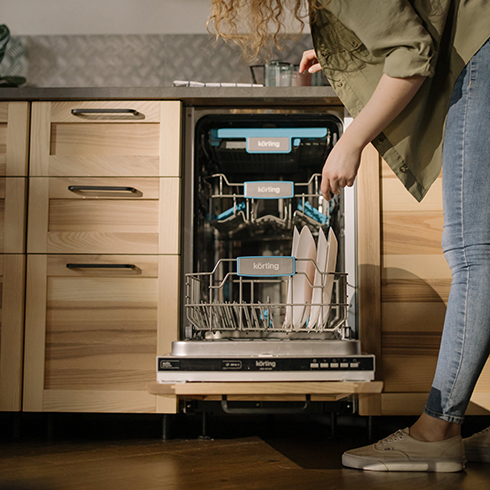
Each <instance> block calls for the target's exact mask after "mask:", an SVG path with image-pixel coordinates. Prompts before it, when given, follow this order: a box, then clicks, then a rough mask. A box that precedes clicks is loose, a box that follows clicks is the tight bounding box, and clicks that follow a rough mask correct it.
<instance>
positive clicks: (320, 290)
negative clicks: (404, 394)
mask: <svg viewBox="0 0 490 490" xmlns="http://www.w3.org/2000/svg"><path fill="white" fill-rule="evenodd" d="M186 122H187V124H188V128H187V131H188V137H187V140H188V141H191V144H190V145H189V146H188V147H187V148H186V167H185V170H184V182H185V185H184V193H183V194H184V200H183V209H184V213H183V221H184V223H183V224H184V226H183V229H184V234H183V248H184V260H183V291H182V297H183V301H182V323H183V327H182V333H181V340H179V341H177V342H174V343H173V345H172V352H171V353H169V355H165V356H158V357H157V381H158V382H160V383H176V382H177V383H179V382H200V381H207V382H222V381H228V382H233V381H240V382H243V381H247V382H254V381H370V380H373V379H374V369H375V366H374V361H375V360H374V356H373V355H371V354H366V353H363V352H362V350H361V345H360V342H359V340H357V337H358V335H357V327H356V308H355V290H356V286H355V272H354V273H353V274H351V273H350V271H348V270H347V269H349V268H350V269H351V270H352V271H355V263H353V262H355V258H354V259H353V258H352V257H353V256H354V255H355V254H350V255H351V256H350V257H346V256H347V253H346V243H349V241H353V240H354V237H352V236H349V235H348V234H346V228H347V227H348V226H350V225H346V223H347V221H348V220H349V219H351V220H353V219H355V216H349V213H348V212H346V202H345V201H346V199H345V194H344V193H343V192H342V193H341V194H340V195H338V196H335V198H334V199H332V200H331V201H330V202H328V201H325V200H324V199H323V197H322V196H321V192H320V182H321V174H320V172H321V169H322V167H323V164H324V162H325V159H326V157H327V156H328V153H329V152H330V151H331V149H332V147H333V145H334V144H335V142H336V141H337V140H338V138H339V136H340V134H341V131H342V121H341V120H340V119H339V118H338V117H337V116H336V115H332V114H328V113H318V112H308V111H305V110H289V111H267V110H263V109H262V110H260V109H256V110H254V109H244V110H224V111H216V110H205V109H203V110H201V111H200V110H197V109H188V113H187V118H186ZM351 214H352V213H351ZM350 228H351V229H352V226H350ZM346 235H347V236H346ZM346 258H347V260H346ZM346 262H347V263H348V267H346Z"/></svg>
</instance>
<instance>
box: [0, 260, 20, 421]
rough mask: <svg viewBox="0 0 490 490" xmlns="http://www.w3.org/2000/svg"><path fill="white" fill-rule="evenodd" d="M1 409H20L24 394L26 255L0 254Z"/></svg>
mask: <svg viewBox="0 0 490 490" xmlns="http://www.w3.org/2000/svg"><path fill="white" fill-rule="evenodd" d="M0 288H1V289H0V411H19V410H20V409H21V398H22V357H23V344H24V291H25V255H22V254H8V255H7V254H3V255H0Z"/></svg>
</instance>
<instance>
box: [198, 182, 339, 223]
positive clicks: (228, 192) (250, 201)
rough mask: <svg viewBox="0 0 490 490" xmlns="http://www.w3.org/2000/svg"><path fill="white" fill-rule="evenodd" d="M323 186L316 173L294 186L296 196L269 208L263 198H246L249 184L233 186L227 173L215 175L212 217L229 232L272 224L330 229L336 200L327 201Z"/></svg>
mask: <svg viewBox="0 0 490 490" xmlns="http://www.w3.org/2000/svg"><path fill="white" fill-rule="evenodd" d="M320 183H321V174H313V175H312V176H311V177H310V179H309V181H308V182H305V183H299V184H296V183H295V184H294V186H293V188H294V194H293V195H291V196H289V197H287V198H278V199H274V200H273V201H274V204H273V205H272V206H269V207H267V208H266V207H264V206H262V204H263V202H264V201H263V200H262V199H260V198H250V197H248V196H246V195H245V185H246V184H245V183H243V182H241V183H233V182H230V181H229V180H228V178H227V177H226V175H224V174H214V175H211V176H210V177H208V178H207V179H206V184H207V186H208V188H209V211H208V218H209V221H210V223H211V224H212V225H213V226H214V227H215V228H217V229H218V230H220V231H228V232H237V231H239V230H240V229H242V228H243V227H251V226H255V227H260V226H270V225H272V226H275V227H277V228H282V229H291V228H292V227H293V226H294V225H305V224H306V225H308V226H310V227H313V228H315V227H318V226H327V227H328V226H329V225H330V218H331V215H332V210H333V207H334V206H335V205H336V201H335V200H332V201H330V202H329V201H325V200H324V199H323V197H322V195H321V191H320ZM264 209H266V211H265V212H263V211H264ZM261 211H262V212H261Z"/></svg>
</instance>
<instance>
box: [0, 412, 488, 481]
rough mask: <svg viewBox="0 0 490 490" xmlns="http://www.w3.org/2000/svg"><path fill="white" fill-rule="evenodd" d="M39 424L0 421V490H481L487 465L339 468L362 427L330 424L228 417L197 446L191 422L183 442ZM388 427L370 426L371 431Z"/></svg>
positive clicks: (116, 424)
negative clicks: (450, 470)
mask: <svg viewBox="0 0 490 490" xmlns="http://www.w3.org/2000/svg"><path fill="white" fill-rule="evenodd" d="M40 417H41V416H38V418H37V419H36V418H34V419H31V420H28V421H27V423H26V422H25V421H22V423H21V424H19V421H18V420H16V421H14V422H13V424H12V421H11V420H8V418H5V417H4V418H3V423H2V424H1V425H0V427H1V429H2V437H0V439H1V440H0V489H1V490H58V489H60V490H61V489H63V490H82V489H83V490H99V489H100V490H102V489H103V490H113V489H114V490H115V489H117V490H125V489H137V490H153V489H155V490H156V489H165V490H184V489H185V490H194V489H196V490H208V489H209V490H211V489H213V490H228V489H230V490H231V489H240V490H242V489H243V490H272V489H281V490H283V489H284V490H287V489H291V490H303V489H304V490H317V489H329V490H339V489H354V490H356V489H359V490H361V489H362V490H365V489H369V490H371V489H380V490H381V489H383V490H404V489H417V490H421V489H424V490H425V489H438V490H440V489H443V490H453V489H454V490H456V489H457V490H465V489H468V490H470V489H471V490H480V489H482V490H484V489H485V490H488V489H490V464H489V465H485V464H475V463H474V464H469V465H468V467H467V469H466V471H464V472H462V473H455V474H430V473H372V472H362V471H357V470H350V469H346V468H343V467H342V465H341V463H340V458H341V454H342V452H343V451H344V450H346V449H348V448H351V447H356V446H359V445H360V444H365V443H367V442H368V441H367V431H366V430H365V429H364V428H363V426H362V424H357V426H356V425H350V426H343V425H339V426H338V428H337V433H336V436H335V437H333V438H332V437H331V436H330V428H329V427H328V425H327V424H325V423H324V422H323V421H319V420H311V419H302V418H298V417H296V418H282V419H280V418H279V419H278V418H275V419H271V418H262V419H250V418H249V419H246V418H238V417H231V418H226V419H223V420H221V419H216V420H213V421H212V423H210V426H209V433H210V434H213V433H214V436H215V437H214V438H213V439H208V440H200V439H198V438H197V436H198V434H199V432H200V428H199V424H200V422H199V420H198V419H197V418H196V420H195V421H194V422H193V423H192V424H191V429H190V430H189V431H188V433H186V434H185V435H186V436H189V435H192V434H191V433H192V432H194V436H195V437H184V438H182V437H176V438H173V439H171V440H168V441H162V440H161V438H160V437H159V435H158V434H157V433H156V432H158V423H157V422H158V421H156V419H151V420H150V419H148V420H146V419H143V420H142V421H141V420H140V421H138V420H135V419H126V420H125V419H124V418H121V419H119V420H116V421H114V419H113V418H112V419H111V418H105V419H104V418H99V419H97V418H96V419H95V421H94V419H90V417H89V416H78V418H77V417H71V418H70V417H68V418H65V419H64V420H61V421H60V420H58V419H54V421H53V420H48V421H46V417H44V418H40ZM0 422H2V419H0ZM396 422H397V421H396V420H393V419H390V421H389V422H386V421H380V422H377V423H376V430H375V432H379V431H383V429H386V430H391V429H392V428H393V427H392V425H394V424H396ZM486 422H488V420H487V421H486ZM400 423H405V421H403V420H402V421H400ZM478 423H479V424H480V425H481V424H483V423H485V422H484V421H481V422H478ZM180 424H181V420H180V419H179V420H177V422H176V425H177V427H174V428H173V429H174V433H176V435H177V436H178V435H179V431H180V427H179V425H180ZM186 424H187V422H186ZM477 425H478V424H477ZM12 427H13V428H14V429H15V430H13V429H12ZM478 428H479V427H478ZM12 431H13V432H15V434H14V435H15V437H14V436H12V435H11V434H10V433H11V432H12ZM26 431H28V433H27V434H26ZM180 432H181V431H180ZM138 433H141V435H142V436H143V437H138ZM376 435H377V434H376Z"/></svg>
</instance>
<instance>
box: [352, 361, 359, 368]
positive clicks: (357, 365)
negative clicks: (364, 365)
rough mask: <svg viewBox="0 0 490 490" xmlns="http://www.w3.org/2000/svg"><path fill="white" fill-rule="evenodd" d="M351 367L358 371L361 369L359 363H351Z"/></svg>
mask: <svg viewBox="0 0 490 490" xmlns="http://www.w3.org/2000/svg"><path fill="white" fill-rule="evenodd" d="M350 367H351V368H354V369H357V368H358V367H359V363H358V362H351V363H350Z"/></svg>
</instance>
